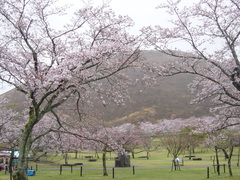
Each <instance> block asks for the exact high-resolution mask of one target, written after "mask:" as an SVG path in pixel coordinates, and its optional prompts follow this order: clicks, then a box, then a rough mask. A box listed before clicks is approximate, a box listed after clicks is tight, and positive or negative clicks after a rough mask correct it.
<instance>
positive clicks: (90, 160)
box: [88, 159, 97, 162]
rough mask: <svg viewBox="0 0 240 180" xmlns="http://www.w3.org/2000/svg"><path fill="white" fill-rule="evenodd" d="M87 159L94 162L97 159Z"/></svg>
mask: <svg viewBox="0 0 240 180" xmlns="http://www.w3.org/2000/svg"><path fill="white" fill-rule="evenodd" d="M88 161H89V162H95V161H97V159H89V160H88Z"/></svg>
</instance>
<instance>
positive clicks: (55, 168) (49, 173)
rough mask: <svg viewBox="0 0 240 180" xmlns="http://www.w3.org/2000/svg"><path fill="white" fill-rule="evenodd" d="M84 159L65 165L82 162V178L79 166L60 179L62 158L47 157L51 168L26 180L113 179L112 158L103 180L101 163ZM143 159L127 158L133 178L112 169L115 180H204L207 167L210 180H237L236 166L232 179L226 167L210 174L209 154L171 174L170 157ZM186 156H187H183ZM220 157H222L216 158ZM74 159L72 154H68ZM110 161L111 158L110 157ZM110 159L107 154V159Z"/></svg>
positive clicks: (41, 169) (239, 173)
mask: <svg viewBox="0 0 240 180" xmlns="http://www.w3.org/2000/svg"><path fill="white" fill-rule="evenodd" d="M85 155H92V154H90V152H84V153H82V154H81V155H80V158H78V159H75V158H70V159H69V162H68V163H69V164H73V163H76V162H82V163H83V164H84V165H83V176H81V177H80V166H75V167H74V168H73V173H71V171H70V167H63V168H64V169H63V171H62V175H60V170H59V167H60V164H63V163H64V160H63V159H62V157H60V156H57V157H50V158H48V159H46V160H51V161H54V163H53V164H49V163H48V164H38V170H37V172H36V175H35V176H30V177H29V180H78V179H80V180H95V179H96V180H107V179H113V173H112V168H113V167H114V164H115V162H114V160H113V158H112V159H110V158H108V159H109V160H108V161H107V166H108V176H105V177H104V176H103V175H102V174H103V172H102V162H101V159H99V160H97V161H96V162H88V161H87V159H85V158H82V157H83V156H85ZM143 155H146V154H145V153H141V154H137V155H135V158H134V159H132V158H131V165H132V166H134V167H135V175H133V168H132V167H130V168H114V175H115V179H119V180H121V179H122V180H123V179H124V180H126V179H131V180H135V179H136V180H175V179H176V180H181V179H182V180H203V179H207V174H206V173H207V166H209V167H210V178H209V179H217V180H219V179H220V180H221V179H222V180H239V179H240V166H236V165H234V166H232V169H233V177H229V174H228V169H227V167H226V173H224V172H223V167H221V175H220V176H218V175H217V173H215V172H214V168H213V166H212V160H211V158H210V156H213V155H214V154H213V152H212V151H210V150H209V151H205V152H203V153H202V152H201V151H196V153H195V154H194V155H195V156H197V157H201V158H203V160H202V161H193V160H189V159H187V158H184V166H181V170H178V171H171V165H172V164H171V159H172V158H171V157H167V155H166V151H160V152H153V153H151V158H150V159H142V158H138V156H143ZM186 155H187V154H186ZM220 155H222V154H220ZM71 156H72V157H74V155H73V154H71ZM111 156H112V157H114V156H115V155H114V154H111ZM108 157H110V154H109V155H108ZM236 162H237V156H236V153H235V156H234V157H233V159H232V163H233V164H236ZM220 163H221V164H224V163H226V161H225V159H224V158H223V155H222V156H221V158H220ZM29 166H30V167H31V166H32V167H33V169H35V167H36V164H35V163H33V162H31V163H30V164H29ZM0 179H1V180H9V174H8V173H7V174H5V173H4V172H0Z"/></svg>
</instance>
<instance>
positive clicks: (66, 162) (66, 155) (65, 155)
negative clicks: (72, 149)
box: [64, 151, 68, 164]
mask: <svg viewBox="0 0 240 180" xmlns="http://www.w3.org/2000/svg"><path fill="white" fill-rule="evenodd" d="M64 161H65V164H68V152H67V151H66V152H65V153H64Z"/></svg>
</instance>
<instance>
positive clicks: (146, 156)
mask: <svg viewBox="0 0 240 180" xmlns="http://www.w3.org/2000/svg"><path fill="white" fill-rule="evenodd" d="M138 158H148V157H147V156H139V157H138Z"/></svg>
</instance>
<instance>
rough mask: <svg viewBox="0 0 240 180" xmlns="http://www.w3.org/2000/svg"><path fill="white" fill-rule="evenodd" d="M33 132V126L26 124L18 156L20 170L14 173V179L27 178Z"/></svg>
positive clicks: (21, 179) (22, 179) (24, 179)
mask: <svg viewBox="0 0 240 180" xmlns="http://www.w3.org/2000/svg"><path fill="white" fill-rule="evenodd" d="M31 133H32V128H30V127H29V126H25V130H24V132H23V133H22V139H21V141H20V148H19V157H18V171H17V173H16V174H15V175H14V180H27V179H28V176H27V169H28V154H29V151H30V148H31Z"/></svg>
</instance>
